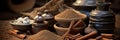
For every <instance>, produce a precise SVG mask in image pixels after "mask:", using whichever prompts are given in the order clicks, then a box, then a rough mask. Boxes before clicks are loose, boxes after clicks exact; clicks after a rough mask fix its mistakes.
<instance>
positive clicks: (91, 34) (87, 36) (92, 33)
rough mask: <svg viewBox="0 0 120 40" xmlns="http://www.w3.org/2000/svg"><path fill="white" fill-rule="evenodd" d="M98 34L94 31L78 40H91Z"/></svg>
mask: <svg viewBox="0 0 120 40" xmlns="http://www.w3.org/2000/svg"><path fill="white" fill-rule="evenodd" d="M96 34H97V31H92V32H91V33H89V34H87V35H85V36H82V37H80V38H77V39H76V40H84V39H86V38H90V37H92V36H94V35H96Z"/></svg>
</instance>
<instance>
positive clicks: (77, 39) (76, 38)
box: [62, 20, 113, 40]
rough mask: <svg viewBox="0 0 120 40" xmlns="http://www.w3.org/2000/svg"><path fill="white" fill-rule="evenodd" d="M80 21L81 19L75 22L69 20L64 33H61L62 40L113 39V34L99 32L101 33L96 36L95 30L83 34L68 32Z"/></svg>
mask: <svg viewBox="0 0 120 40" xmlns="http://www.w3.org/2000/svg"><path fill="white" fill-rule="evenodd" d="M80 21H81V20H79V21H77V22H76V23H75V21H71V23H70V25H69V29H68V31H67V32H66V33H65V34H64V35H62V39H63V40H112V39H113V34H105V33H101V35H99V36H96V35H97V34H98V32H97V31H92V32H90V33H88V34H86V35H84V36H83V35H81V34H80V33H78V34H76V35H72V34H70V32H71V30H72V28H74V27H76V26H77V25H78V24H79V23H80ZM74 23H75V24H74Z"/></svg>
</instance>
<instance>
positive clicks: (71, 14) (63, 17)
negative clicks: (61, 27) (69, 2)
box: [55, 8, 87, 22]
mask: <svg viewBox="0 0 120 40" xmlns="http://www.w3.org/2000/svg"><path fill="white" fill-rule="evenodd" d="M86 17H87V16H86V15H85V14H82V13H80V12H79V11H76V10H74V9H72V8H69V9H65V10H64V11H63V12H61V13H59V14H57V15H56V16H55V20H56V21H59V22H70V21H72V20H74V21H76V20H80V19H85V18H86Z"/></svg>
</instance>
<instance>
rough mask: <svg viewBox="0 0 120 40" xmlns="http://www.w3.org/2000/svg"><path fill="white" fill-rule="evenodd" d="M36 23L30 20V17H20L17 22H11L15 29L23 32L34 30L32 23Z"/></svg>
mask: <svg viewBox="0 0 120 40" xmlns="http://www.w3.org/2000/svg"><path fill="white" fill-rule="evenodd" d="M33 22H34V21H33V20H30V19H29V18H28V17H24V18H23V17H20V18H18V19H17V20H13V21H10V24H11V26H12V28H13V29H15V30H19V31H21V32H27V31H28V30H30V29H31V28H32V23H33Z"/></svg>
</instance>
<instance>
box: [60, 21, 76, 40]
mask: <svg viewBox="0 0 120 40" xmlns="http://www.w3.org/2000/svg"><path fill="white" fill-rule="evenodd" d="M74 23H75V21H71V23H70V26H69V29H68V31H67V32H66V33H65V34H64V35H62V39H64V38H65V36H66V35H67V34H69V32H70V31H71V29H72V27H73V25H74Z"/></svg>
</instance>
